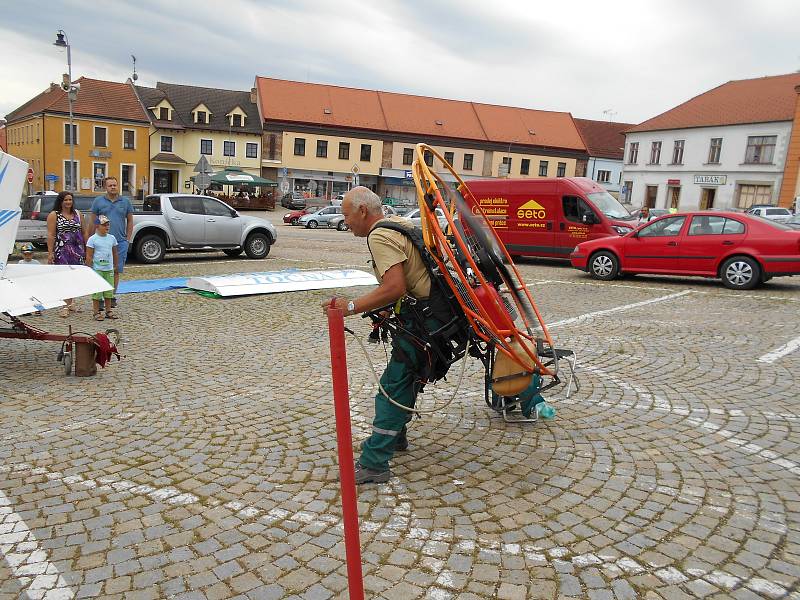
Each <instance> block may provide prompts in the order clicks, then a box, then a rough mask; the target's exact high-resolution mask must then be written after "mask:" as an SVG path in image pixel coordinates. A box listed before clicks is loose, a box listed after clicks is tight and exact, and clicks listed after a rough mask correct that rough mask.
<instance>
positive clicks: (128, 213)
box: [89, 176, 133, 310]
mask: <svg viewBox="0 0 800 600" xmlns="http://www.w3.org/2000/svg"><path fill="white" fill-rule="evenodd" d="M103 186H104V187H105V189H106V193H105V195H104V196H98V197H97V198H95V199H94V202H92V208H91V211H92V214H93V215H95V217H99V216H100V215H105V216H106V217H108V219H109V221H110V222H111V225H110V230H109V233H110V234H111V235H113V236H114V239H116V240H117V255H118V259H119V261H118V268H117V269H115V270H114V295H113V296H112V298H111V308H116V307H117V287H118V286H119V276H120V274H121V273H122V271H123V268H124V267H125V261H126V260H127V258H128V242H129V241H130V239H131V237H132V236H133V204H131V201H130V200H129V199H128V198H127V197H125V196H120V195H119V182H118V181H117V178H116V177H114V176H111V177H106V178H105V179H104V180H103ZM96 227H97V219H96V218H95V219H92V223H91V229H90V231H89V234H90V235H91V234H94V232H95V228H96ZM101 310H102V306H101Z"/></svg>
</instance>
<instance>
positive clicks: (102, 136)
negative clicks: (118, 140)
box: [94, 125, 108, 148]
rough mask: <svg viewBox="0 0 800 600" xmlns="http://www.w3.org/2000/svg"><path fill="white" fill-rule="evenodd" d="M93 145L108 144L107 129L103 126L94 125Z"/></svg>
mask: <svg viewBox="0 0 800 600" xmlns="http://www.w3.org/2000/svg"><path fill="white" fill-rule="evenodd" d="M94 145H95V146H97V147H98V148H105V147H106V146H107V145H108V129H107V128H105V127H98V126H97V125H95V127H94Z"/></svg>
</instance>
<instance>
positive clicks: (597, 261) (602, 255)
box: [589, 251, 619, 281]
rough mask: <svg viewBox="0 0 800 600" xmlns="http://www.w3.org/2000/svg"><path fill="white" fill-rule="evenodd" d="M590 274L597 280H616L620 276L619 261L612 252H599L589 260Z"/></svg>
mask: <svg viewBox="0 0 800 600" xmlns="http://www.w3.org/2000/svg"><path fill="white" fill-rule="evenodd" d="M589 272H590V273H591V274H592V277H594V278H595V279H602V280H603V281H610V280H612V279H615V278H616V277H617V275H619V259H618V258H617V257H616V256H615V255H614V254H612V253H611V252H606V251H602V252H598V253H597V254H594V255H592V257H591V258H590V259H589Z"/></svg>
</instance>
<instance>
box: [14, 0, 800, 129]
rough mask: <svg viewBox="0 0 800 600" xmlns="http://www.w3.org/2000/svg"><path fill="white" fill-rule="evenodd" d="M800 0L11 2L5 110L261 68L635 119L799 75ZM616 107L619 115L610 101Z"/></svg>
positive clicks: (231, 82)
mask: <svg viewBox="0 0 800 600" xmlns="http://www.w3.org/2000/svg"><path fill="white" fill-rule="evenodd" d="M798 23H800V2H798V1H797V0H761V1H760V2H752V0H750V1H747V2H744V1H738V0H733V1H726V2H723V1H717V0H704V1H696V0H694V1H690V0H674V1H673V0H658V1H650V0H638V1H632V2H623V1H618V2H597V1H571V0H560V1H557V2H552V3H543V2H534V1H532V0H528V1H525V0H519V1H511V0H493V1H490V2H486V1H485V0H424V1H422V0H336V1H325V0H272V1H267V0H264V1H248V0H225V2H213V1H210V0H193V1H192V2H183V1H181V0H171V1H164V0H136V1H131V2H128V1H114V0H109V1H108V2H97V0H70V1H60V2H59V1H52V2H42V1H32V2H18V1H16V0H0V64H2V66H0V116H3V115H5V114H6V113H8V112H10V111H11V110H13V109H15V108H17V107H18V106H20V105H21V104H23V103H24V102H26V101H27V100H29V99H30V98H32V97H33V96H34V95H36V94H37V93H39V92H41V91H42V90H44V89H45V88H46V87H47V85H48V84H49V83H50V82H51V81H60V79H61V73H63V72H65V71H66V53H65V52H64V51H62V50H59V49H58V48H56V47H55V46H53V41H54V40H55V34H56V31H57V30H58V29H64V30H65V31H66V32H67V35H68V37H69V40H70V43H71V45H72V69H73V77H74V78H76V79H77V78H78V77H79V76H81V75H86V76H88V77H95V78H100V79H109V80H114V81H125V79H126V78H127V77H129V76H130V75H131V73H132V62H131V54H133V55H136V58H137V63H136V65H137V72H138V73H139V83H140V84H143V85H155V83H156V81H165V82H170V83H183V84H190V85H202V86H210V87H221V88H226V89H238V90H247V89H250V87H251V86H252V84H253V79H254V76H255V75H256V74H258V75H263V76H268V77H276V78H280V79H292V80H296V81H309V82H316V83H328V84H334V85H342V86H350V87H360V88H367V89H378V90H386V91H393V92H403V93H409V94H419V95H426V96H436V97H444V98H454V99H459V100H474V101H479V102H487V103H492V104H504V105H511V106H522V107H527V108H536V109H544V110H557V111H566V112H571V113H572V114H573V116H575V117H581V118H588V119H602V120H608V119H609V118H613V120H615V121H620V122H628V123H639V122H641V121H644V120H645V119H648V118H650V117H652V116H655V115H657V114H659V113H661V112H664V111H665V110H668V109H670V108H672V107H673V106H675V105H677V104H680V103H681V102H683V101H685V100H688V99H689V98H691V97H692V96H695V95H697V94H699V93H702V92H704V91H706V90H708V89H711V88H712V87H715V86H717V85H719V84H721V83H724V82H726V81H729V80H731V79H745V78H750V77H761V76H764V75H778V74H783V73H790V72H794V71H797V70H800V37H799V36H798V31H800V26H799V25H798ZM609 110H610V111H613V112H611V113H608V112H605V111H609Z"/></svg>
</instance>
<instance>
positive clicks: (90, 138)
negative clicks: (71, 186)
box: [43, 115, 149, 195]
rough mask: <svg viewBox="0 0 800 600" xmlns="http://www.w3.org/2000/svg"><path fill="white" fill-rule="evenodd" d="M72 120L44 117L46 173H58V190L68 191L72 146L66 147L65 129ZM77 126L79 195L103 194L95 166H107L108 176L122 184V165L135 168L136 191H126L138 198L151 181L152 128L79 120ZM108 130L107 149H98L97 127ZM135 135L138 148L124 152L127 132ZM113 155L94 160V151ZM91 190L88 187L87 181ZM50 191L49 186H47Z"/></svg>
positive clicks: (76, 152)
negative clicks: (96, 180) (67, 166)
mask: <svg viewBox="0 0 800 600" xmlns="http://www.w3.org/2000/svg"><path fill="white" fill-rule="evenodd" d="M68 123H69V119H68V118H65V117H62V116H55V115H45V117H44V153H45V156H44V172H45V173H55V174H56V175H58V181H56V182H55V190H56V191H61V190H63V189H64V175H65V168H64V161H65V160H66V161H68V160H69V157H70V145H69V144H68V143H64V126H65V124H68ZM73 123H74V124H75V125H77V127H78V134H77V136H76V143H75V162H77V163H78V181H77V183H78V193H79V194H85V195H92V194H94V193H97V192H98V191H99V190H98V189H96V188H95V186H94V173H93V163H105V164H106V174H107V175H108V176H111V175H113V176H115V177H116V178H117V179H118V180H119V181H120V184H122V165H123V164H128V165H134V180H133V182H132V184H133V186H134V189H133V190H132V191H129V190H122V192H123V193H124V194H126V195H127V194H135V193H136V192H137V191H138V190H139V189H142V188H143V187H144V185H145V183H146V179H147V178H148V164H149V142H148V135H147V134H148V126H147V125H144V124H141V125H139V124H129V123H123V122H119V121H105V120H101V119H89V118H85V117H76V118H75V119H73ZM95 126H100V127H105V128H106V130H107V131H106V146H105V147H95V145H94V127H95ZM125 129H130V130H133V131H134V148H133V149H126V148H123V133H122V132H123V130H125ZM95 150H96V151H99V152H102V153H106V154H110V156H102V157H95V156H91V155H90V153H91V152H92V151H95ZM87 178H88V180H89V186H88V187H87V186H86V185H85V183H86V181H85V180H86V179H87ZM43 186H44V187H46V182H44V183H43Z"/></svg>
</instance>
